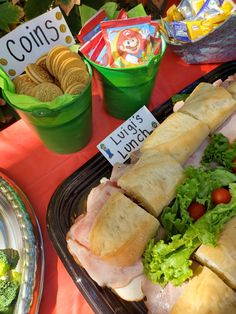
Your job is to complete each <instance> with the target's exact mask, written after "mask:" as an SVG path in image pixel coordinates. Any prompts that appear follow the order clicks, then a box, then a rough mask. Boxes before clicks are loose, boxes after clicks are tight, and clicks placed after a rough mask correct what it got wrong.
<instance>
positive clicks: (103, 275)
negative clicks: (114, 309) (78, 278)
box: [67, 238, 143, 289]
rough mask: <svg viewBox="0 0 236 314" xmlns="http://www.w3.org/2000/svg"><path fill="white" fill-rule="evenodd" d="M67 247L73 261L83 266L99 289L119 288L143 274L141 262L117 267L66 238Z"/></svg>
mask: <svg viewBox="0 0 236 314" xmlns="http://www.w3.org/2000/svg"><path fill="white" fill-rule="evenodd" d="M67 247H68V250H69V251H70V253H71V254H72V255H73V257H74V259H75V260H76V261H77V262H79V264H81V265H83V268H85V270H86V271H87V273H88V274H89V276H90V277H91V278H92V279H93V280H94V281H96V283H97V284H98V285H99V286H101V287H105V286H106V287H110V288H112V289H117V288H121V287H124V286H127V285H128V284H129V283H130V282H131V281H132V280H133V279H134V278H136V277H138V276H139V275H141V274H143V265H142V262H141V260H139V261H137V262H136V263H135V264H134V265H132V266H128V267H118V266H114V265H111V264H109V263H106V262H104V261H103V260H101V259H100V258H99V257H98V256H95V255H94V254H92V253H91V252H90V251H89V250H88V249H87V248H86V247H83V246H82V245H80V244H79V243H78V242H76V241H74V240H72V239H70V238H67Z"/></svg>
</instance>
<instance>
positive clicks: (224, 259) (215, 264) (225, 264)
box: [194, 217, 236, 290]
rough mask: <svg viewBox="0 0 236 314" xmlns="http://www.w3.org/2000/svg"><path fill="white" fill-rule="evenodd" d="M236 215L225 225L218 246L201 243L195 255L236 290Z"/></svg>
mask: <svg viewBox="0 0 236 314" xmlns="http://www.w3.org/2000/svg"><path fill="white" fill-rule="evenodd" d="M235 238H236V217H234V218H232V219H231V220H230V221H229V222H227V224H226V225H225V226H224V229H223V231H222V232H221V234H220V237H219V240H218V243H217V246H216V247H211V246H207V245H201V246H200V247H199V248H198V250H197V251H196V252H195V254H194V257H195V258H196V260H197V261H199V262H200V263H201V264H203V265H205V266H208V267H209V268H211V269H212V270H213V271H214V272H215V273H216V274H218V275H219V276H220V277H221V278H222V279H223V280H224V281H225V282H226V283H227V284H228V285H229V286H230V287H231V288H233V289H235V290H236V241H235V240H234V239H235Z"/></svg>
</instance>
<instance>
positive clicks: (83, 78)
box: [61, 68, 89, 91]
mask: <svg viewBox="0 0 236 314" xmlns="http://www.w3.org/2000/svg"><path fill="white" fill-rule="evenodd" d="M88 81H89V74H88V72H87V71H85V70H83V69H80V68H71V69H69V70H68V71H67V72H66V74H65V75H64V77H63V78H62V81H61V87H62V89H63V91H65V90H66V89H67V87H68V86H70V85H72V84H73V83H74V82H77V83H82V84H85V85H86V84H87V83H88Z"/></svg>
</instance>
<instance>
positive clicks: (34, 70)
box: [25, 63, 54, 83]
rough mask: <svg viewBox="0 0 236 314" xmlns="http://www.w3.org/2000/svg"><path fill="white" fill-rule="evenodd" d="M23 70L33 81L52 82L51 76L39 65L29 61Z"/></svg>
mask: <svg viewBox="0 0 236 314" xmlns="http://www.w3.org/2000/svg"><path fill="white" fill-rule="evenodd" d="M25 72H26V74H27V75H28V76H29V77H30V78H31V80H32V81H34V82H35V83H43V82H49V83H53V82H54V79H53V77H52V76H51V75H50V74H49V73H48V72H47V71H46V70H45V69H44V68H42V67H41V66H40V65H37V64H34V63H31V64H29V65H28V66H27V67H26V69H25Z"/></svg>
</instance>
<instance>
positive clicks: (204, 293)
mask: <svg viewBox="0 0 236 314" xmlns="http://www.w3.org/2000/svg"><path fill="white" fill-rule="evenodd" d="M183 313H184V314H231V313H232V314H233V313H236V293H235V292H234V291H233V290H232V289H231V288H229V287H228V286H227V285H226V284H225V283H224V282H223V281H222V280H221V279H220V278H219V277H218V276H217V275H216V274H215V273H214V272H212V271H211V270H210V269H209V268H207V267H201V266H199V267H198V268H197V270H196V272H195V275H194V277H193V278H192V279H191V280H190V281H189V283H188V285H187V286H186V287H185V289H184V291H183V292H182V294H181V296H180V297H179V299H178V300H177V302H176V303H175V305H174V306H173V308H172V309H171V312H170V314H183Z"/></svg>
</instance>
